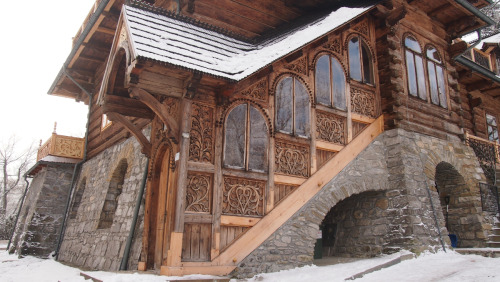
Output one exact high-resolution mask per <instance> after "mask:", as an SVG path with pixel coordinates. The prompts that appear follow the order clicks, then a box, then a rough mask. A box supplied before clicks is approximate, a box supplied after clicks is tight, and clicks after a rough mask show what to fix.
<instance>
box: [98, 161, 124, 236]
mask: <svg viewBox="0 0 500 282" xmlns="http://www.w3.org/2000/svg"><path fill="white" fill-rule="evenodd" d="M127 167H128V164H127V161H126V160H125V159H123V160H121V161H120V163H119V164H118V166H117V167H116V169H115V171H114V172H113V175H112V176H111V180H110V181H109V187H108V192H107V193H106V198H105V200H104V205H103V206H102V211H101V217H100V218H99V225H98V226H97V228H98V229H104V228H109V227H111V225H112V224H113V219H114V217H115V212H116V208H117V207H118V196H120V194H121V193H122V188H123V183H124V182H125V173H126V172H127Z"/></svg>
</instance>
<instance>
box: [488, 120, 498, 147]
mask: <svg viewBox="0 0 500 282" xmlns="http://www.w3.org/2000/svg"><path fill="white" fill-rule="evenodd" d="M486 125H487V127H488V139H489V140H491V141H496V142H498V141H499V138H498V125H497V119H496V117H495V116H493V115H490V114H486Z"/></svg>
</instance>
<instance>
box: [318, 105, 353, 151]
mask: <svg viewBox="0 0 500 282" xmlns="http://www.w3.org/2000/svg"><path fill="white" fill-rule="evenodd" d="M346 121H347V120H346V118H344V117H341V116H337V115H333V114H328V113H324V112H320V111H317V112H316V137H317V138H318V139H321V140H324V141H327V142H331V143H336V144H340V145H345V135H346V132H345V131H346V130H345V129H346Z"/></svg>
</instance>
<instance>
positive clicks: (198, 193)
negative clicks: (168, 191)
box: [186, 173, 213, 214]
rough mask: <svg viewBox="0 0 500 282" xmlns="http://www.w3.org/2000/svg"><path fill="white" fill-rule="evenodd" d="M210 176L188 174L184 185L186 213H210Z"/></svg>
mask: <svg viewBox="0 0 500 282" xmlns="http://www.w3.org/2000/svg"><path fill="white" fill-rule="evenodd" d="M212 183H213V182H212V175H210V174H200V173H190V174H188V179H187V185H186V212H197V213H208V214H210V213H211V212H212V208H211V206H212V186H213V185H212Z"/></svg>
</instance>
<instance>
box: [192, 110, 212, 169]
mask: <svg viewBox="0 0 500 282" xmlns="http://www.w3.org/2000/svg"><path fill="white" fill-rule="evenodd" d="M213 131H214V109H213V108H212V107H209V106H205V105H200V104H196V103H193V114H192V116H191V132H190V141H189V160H190V161H195V162H206V163H213V147H214V137H213Z"/></svg>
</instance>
